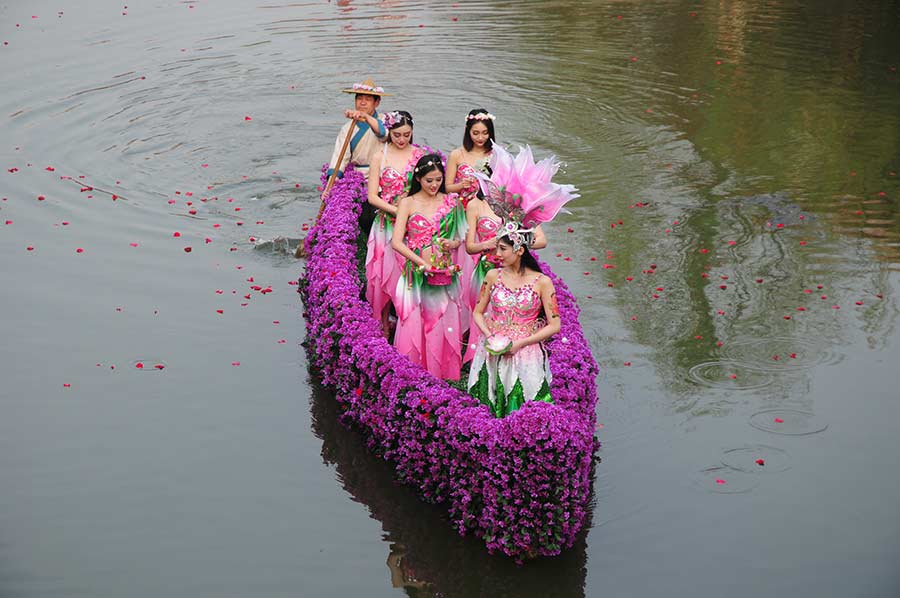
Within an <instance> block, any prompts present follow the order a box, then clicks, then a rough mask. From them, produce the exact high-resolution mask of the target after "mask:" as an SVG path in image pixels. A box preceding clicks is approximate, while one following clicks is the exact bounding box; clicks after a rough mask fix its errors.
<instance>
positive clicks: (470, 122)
mask: <svg viewBox="0 0 900 598" xmlns="http://www.w3.org/2000/svg"><path fill="white" fill-rule="evenodd" d="M479 114H490V113H489V112H488V111H487V110H485V109H484V108H476V109H475V110H471V111H470V112H469V115H468V116H467V117H466V132H465V133H464V134H463V147H464V148H466V151H467V152H471V151H472V148H473V147H475V143H474V142H473V141H472V137H471V136H470V135H469V132H470V131H471V130H472V127H473V126H475V123H484V126H486V127H487V130H488V140H487V143H485V144H484V151H486V152H489V151H491V149H492V148H493V147H494V140H495V138H494V120H493V119H490V118H485V119H478V118H472V117H473V116H477V115H479Z"/></svg>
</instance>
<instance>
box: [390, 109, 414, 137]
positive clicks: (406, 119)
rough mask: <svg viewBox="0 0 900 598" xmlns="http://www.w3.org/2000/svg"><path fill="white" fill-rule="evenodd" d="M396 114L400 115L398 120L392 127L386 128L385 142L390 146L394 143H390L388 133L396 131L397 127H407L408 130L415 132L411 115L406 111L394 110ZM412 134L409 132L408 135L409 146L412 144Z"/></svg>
mask: <svg viewBox="0 0 900 598" xmlns="http://www.w3.org/2000/svg"><path fill="white" fill-rule="evenodd" d="M396 112H397V114H399V115H400V120H398V121H397V122H395V123H394V124H393V125H391V126H390V127H388V136H387V142H388V143H390V144H391V145H393V143H394V142H393V141H391V135H390V131H392V130H393V129H396V128H397V127H402V126H403V125H409V128H410V129H413V132H414V131H415V126H413V117H412V114H410V113H409V112H407V111H406V110H396ZM413 132H410V134H409V144H410V145H412V142H413Z"/></svg>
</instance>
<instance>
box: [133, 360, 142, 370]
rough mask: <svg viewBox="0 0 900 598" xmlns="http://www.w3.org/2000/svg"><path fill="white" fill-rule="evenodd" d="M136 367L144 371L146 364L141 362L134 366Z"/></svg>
mask: <svg viewBox="0 0 900 598" xmlns="http://www.w3.org/2000/svg"><path fill="white" fill-rule="evenodd" d="M134 367H136V368H137V369H139V370H142V369H144V364H143V363H141V362H140V361H139V362H137V363H136V364H134Z"/></svg>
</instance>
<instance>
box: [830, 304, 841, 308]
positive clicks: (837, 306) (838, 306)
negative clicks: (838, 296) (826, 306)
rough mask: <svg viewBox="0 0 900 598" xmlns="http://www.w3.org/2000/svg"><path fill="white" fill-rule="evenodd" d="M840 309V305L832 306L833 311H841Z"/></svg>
mask: <svg viewBox="0 0 900 598" xmlns="http://www.w3.org/2000/svg"><path fill="white" fill-rule="evenodd" d="M840 308H841V306H840V305H832V306H831V309H840Z"/></svg>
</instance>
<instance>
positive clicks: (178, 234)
mask: <svg viewBox="0 0 900 598" xmlns="http://www.w3.org/2000/svg"><path fill="white" fill-rule="evenodd" d="M172 236H173V237H180V236H181V233H180V232H178V231H175V232H174V233H172Z"/></svg>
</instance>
